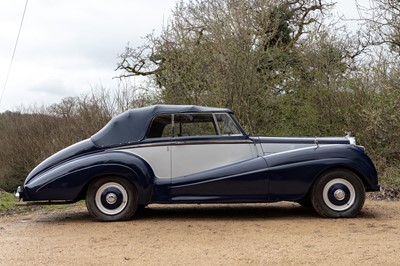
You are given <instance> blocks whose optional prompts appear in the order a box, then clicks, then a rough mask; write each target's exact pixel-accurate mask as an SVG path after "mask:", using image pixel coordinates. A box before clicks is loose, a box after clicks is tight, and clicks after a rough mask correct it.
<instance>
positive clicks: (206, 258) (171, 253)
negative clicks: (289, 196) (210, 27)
mask: <svg viewBox="0 0 400 266" xmlns="http://www.w3.org/2000/svg"><path fill="white" fill-rule="evenodd" d="M399 252H400V202H387V201H375V200H367V201H366V203H365V206H364V209H363V211H362V213H361V215H360V216H359V217H357V218H354V219H323V218H320V217H319V216H318V215H317V214H316V213H314V211H312V210H310V209H307V208H304V207H301V206H300V205H298V204H295V203H276V204H275V203H274V204H246V205H245V204H241V205H179V206H176V205H172V206H171V205H169V206H167V205H165V206H164V205H151V206H150V208H148V209H145V210H143V211H142V212H141V213H140V214H139V215H138V216H137V217H136V219H134V220H131V221H128V222H116V223H100V222H96V221H94V220H93V219H92V218H91V217H90V216H89V214H88V213H87V211H86V208H85V206H84V205H83V204H77V205H73V206H69V207H67V208H62V209H55V210H49V209H40V210H36V211H33V212H29V213H25V214H14V215H8V216H3V217H0V265H72V264H74V265H106V264H111V265H272V264H274V265H351V264H354V265H376V264H378V265H400V255H399Z"/></svg>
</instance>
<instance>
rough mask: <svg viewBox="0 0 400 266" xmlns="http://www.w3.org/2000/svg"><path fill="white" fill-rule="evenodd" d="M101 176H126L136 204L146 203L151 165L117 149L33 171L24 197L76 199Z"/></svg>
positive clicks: (25, 198)
mask: <svg viewBox="0 0 400 266" xmlns="http://www.w3.org/2000/svg"><path fill="white" fill-rule="evenodd" d="M103 176H121V177H125V178H127V179H128V180H130V181H131V182H132V183H133V184H134V185H135V186H136V188H137V190H138V193H139V201H140V202H139V203H140V204H142V203H143V204H145V203H147V202H149V200H150V198H151V194H152V187H153V185H154V173H153V171H152V169H151V167H150V166H149V164H147V162H145V161H144V160H143V159H142V158H139V157H137V156H135V155H133V154H126V153H122V152H117V151H106V152H101V153H97V154H91V155H87V156H83V157H78V158H75V159H73V160H70V161H67V162H65V163H62V164H59V165H57V166H56V167H54V168H51V169H50V170H47V171H45V172H42V173H39V174H37V175H36V176H34V177H33V178H31V179H30V180H29V181H28V182H27V183H26V184H25V185H24V200H77V199H80V198H82V197H83V196H84V195H85V194H86V189H87V187H88V186H89V184H90V183H91V182H92V181H93V180H95V179H97V178H101V177H103Z"/></svg>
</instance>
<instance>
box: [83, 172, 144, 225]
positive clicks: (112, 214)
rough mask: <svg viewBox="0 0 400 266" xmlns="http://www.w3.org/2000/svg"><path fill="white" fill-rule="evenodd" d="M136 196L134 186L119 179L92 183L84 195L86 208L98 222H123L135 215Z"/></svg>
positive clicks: (106, 178)
mask: <svg viewBox="0 0 400 266" xmlns="http://www.w3.org/2000/svg"><path fill="white" fill-rule="evenodd" d="M137 205H138V196H137V190H136V188H135V186H134V185H133V184H132V183H130V182H129V181H128V180H126V179H124V178H120V177H105V178H101V179H99V180H96V181H94V182H93V183H92V184H91V185H90V186H89V189H88V191H87V193H86V207H87V209H88V211H89V213H90V214H91V215H92V216H93V217H94V218H96V219H97V220H98V221H107V222H111V221H124V220H129V219H130V218H132V216H133V215H134V214H135V212H136V209H137Z"/></svg>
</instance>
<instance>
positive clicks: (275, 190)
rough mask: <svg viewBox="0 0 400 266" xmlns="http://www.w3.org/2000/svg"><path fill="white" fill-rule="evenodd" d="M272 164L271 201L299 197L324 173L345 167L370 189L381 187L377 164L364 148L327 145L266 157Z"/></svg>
mask: <svg viewBox="0 0 400 266" xmlns="http://www.w3.org/2000/svg"><path fill="white" fill-rule="evenodd" d="M264 158H265V160H266V161H267V163H268V166H269V174H268V177H269V189H268V190H269V196H270V200H272V201H275V200H297V199H300V198H302V197H303V196H304V195H306V194H307V192H308V191H309V190H310V188H311V186H312V185H313V183H314V182H315V180H316V179H317V178H318V177H319V176H321V175H322V173H324V172H326V171H328V170H330V169H334V168H346V169H349V170H351V171H353V172H355V173H356V174H357V175H359V176H360V178H361V179H362V181H363V182H364V184H365V187H366V190H367V191H376V190H379V185H378V177H377V172H376V169H375V166H374V164H373V163H372V161H371V159H370V158H369V157H368V156H367V155H366V154H365V152H364V151H363V149H362V148H360V147H357V146H354V145H324V146H319V147H310V148H304V149H298V150H292V151H287V152H282V153H276V154H272V155H267V156H264Z"/></svg>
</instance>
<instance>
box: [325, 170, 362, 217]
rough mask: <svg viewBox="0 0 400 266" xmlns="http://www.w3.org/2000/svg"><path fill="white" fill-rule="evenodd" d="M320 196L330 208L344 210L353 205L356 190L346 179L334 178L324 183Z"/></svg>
mask: <svg viewBox="0 0 400 266" xmlns="http://www.w3.org/2000/svg"><path fill="white" fill-rule="evenodd" d="M322 196H323V200H324V203H325V204H326V205H327V206H328V207H329V208H331V209H332V210H334V211H345V210H347V209H349V208H351V206H353V204H354V202H355V200H356V191H355V189H354V186H353V185H352V184H351V183H350V182H349V181H347V180H346V179H343V178H335V179H332V180H331V181H329V182H328V183H326V185H325V186H324V189H323V191H322ZM332 199H334V200H335V201H336V202H334V201H333V200H332ZM338 203H340V204H338Z"/></svg>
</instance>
